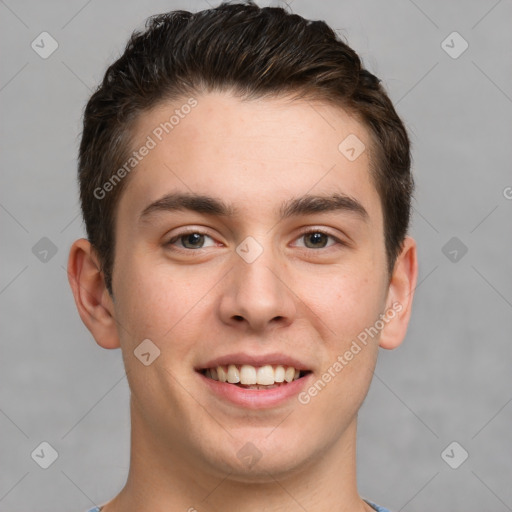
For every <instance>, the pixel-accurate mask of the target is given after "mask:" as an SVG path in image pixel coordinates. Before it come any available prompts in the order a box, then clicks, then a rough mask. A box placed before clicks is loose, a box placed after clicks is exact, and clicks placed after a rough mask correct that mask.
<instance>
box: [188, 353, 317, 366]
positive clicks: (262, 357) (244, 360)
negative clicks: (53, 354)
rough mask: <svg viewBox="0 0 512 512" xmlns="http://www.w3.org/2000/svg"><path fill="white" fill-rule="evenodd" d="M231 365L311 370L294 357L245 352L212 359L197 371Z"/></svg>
mask: <svg viewBox="0 0 512 512" xmlns="http://www.w3.org/2000/svg"><path fill="white" fill-rule="evenodd" d="M229 364H236V365H242V364H250V365H251V366H264V365H267V364H270V365H281V366H293V367H294V368H295V369H296V370H309V369H310V368H309V367H308V366H307V365H306V364H305V363H303V362H301V361H299V360H298V359H295V358H294V357H291V356H288V355H286V354H280V353H277V352H272V353H270V354H259V355H257V354H246V353H243V352H237V353H235V354H226V355H224V356H220V357H216V358H215V359H210V360H209V361H207V362H206V363H204V364H201V365H200V366H198V367H197V368H196V370H204V369H206V368H216V367H217V366H227V365H229Z"/></svg>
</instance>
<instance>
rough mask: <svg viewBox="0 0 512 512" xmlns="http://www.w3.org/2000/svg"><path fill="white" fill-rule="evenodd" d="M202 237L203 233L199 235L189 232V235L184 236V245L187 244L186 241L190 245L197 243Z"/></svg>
mask: <svg viewBox="0 0 512 512" xmlns="http://www.w3.org/2000/svg"><path fill="white" fill-rule="evenodd" d="M203 238H204V235H201V234H200V233H190V234H189V235H186V236H185V242H186V243H184V245H185V246H187V244H188V243H190V244H191V245H193V246H194V245H195V244H198V243H199V242H202V241H203Z"/></svg>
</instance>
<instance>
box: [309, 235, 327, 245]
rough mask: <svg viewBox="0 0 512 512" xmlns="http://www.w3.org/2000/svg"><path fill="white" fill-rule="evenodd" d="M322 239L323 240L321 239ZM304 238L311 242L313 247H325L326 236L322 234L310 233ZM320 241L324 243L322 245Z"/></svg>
mask: <svg viewBox="0 0 512 512" xmlns="http://www.w3.org/2000/svg"><path fill="white" fill-rule="evenodd" d="M322 237H324V238H323V239H322ZM306 238H307V239H309V240H311V241H312V242H313V244H314V245H313V246H314V247H325V244H326V243H327V240H326V236H325V235H324V233H311V234H310V235H308V236H307V237H306ZM322 241H323V242H324V243H322ZM319 242H320V243H319ZM306 245H307V244H306Z"/></svg>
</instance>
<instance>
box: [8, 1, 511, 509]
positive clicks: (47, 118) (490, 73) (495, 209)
mask: <svg viewBox="0 0 512 512" xmlns="http://www.w3.org/2000/svg"><path fill="white" fill-rule="evenodd" d="M218 3H219V2H213V1H212V2H211V5H212V6H214V5H217V4H218ZM259 4H260V5H262V6H263V5H268V2H263V1H261V2H259ZM276 4H277V2H273V4H272V5H276ZM207 7H208V3H207V2H206V1H202V0H201V1H199V0H198V1H191V2H185V1H181V2H177V1H156V0H154V1H150V2H136V1H134V0H132V1H129V2H121V1H120V0H115V1H114V0H112V1H108V2H100V1H99V0H92V1H89V2H87V1H84V0H74V1H69V2H64V1H60V2H56V1H45V2H36V1H35V0H32V1H23V0H20V1H16V2H15V1H14V0H6V1H0V16H1V18H0V41H1V43H0V44H1V46H2V48H3V52H2V66H1V70H2V71H1V77H0V104H1V112H2V117H1V120H2V122H1V134H0V147H1V155H2V158H1V166H2V174H1V188H0V223H1V229H2V265H1V267H0V308H1V309H0V310H1V312H2V323H1V327H2V331H1V333H2V334H1V336H2V338H1V339H2V357H1V358H0V375H1V378H2V385H1V386H0V432H1V435H0V464H1V475H0V511H9V512H16V511H24V512H26V511H39V512H50V511H51V512H64V511H66V512H71V511H77V512H80V511H81V510H85V509H86V508H88V507H92V506H93V505H94V504H99V503H102V502H104V501H106V500H107V499H110V498H112V497H113V496H114V495H115V494H116V493H117V492H118V491H119V490H120V489H121V487H122V486H123V484H124V482H125V479H126V476H127V470H128V463H129V409H128V405H129V402H128V384H127V381H126V378H125V375H124V370H123V364H122V359H121V353H120V351H119V350H113V351H107V350H103V349H101V348H99V347H98V346H97V345H96V343H95V342H94V340H93V338H92V337H91V336H90V334H89V332H88V331H87V330H86V328H85V327H84V326H83V324H82V323H81V320H80V318H79V316H78V313H77V311H76V309H75V305H74V302H73V299H72V294H71V291H70V289H69V286H68V282H67V276H66V272H65V267H66V263H67V256H68V251H69V247H70V245H71V243H72V242H73V240H75V239H76V238H79V237H81V236H83V235H84V231H83V226H82V224H81V219H80V216H79V206H78V193H77V185H76V154H77V147H78V142H79V134H80V129H81V128H80V122H81V112H82V109H83V107H84V105H85V103H86V100H87V98H88V96H89V95H90V93H91V89H92V88H93V87H94V86H95V85H96V84H97V83H98V82H99V80H100V79H101V78H102V76H103V73H104V71H105V69H106V66H107V64H108V63H110V62H112V61H113V60H114V59H115V58H116V57H117V56H118V55H119V53H120V52H121V51H122V49H123V47H124V44H125V42H126V40H127V38H128V36H129V35H130V33H131V31H132V30H133V29H135V28H142V25H143V21H144V20H145V18H146V17H148V16H149V15H151V14H156V13H160V12H164V11H167V10H170V9H176V8H185V9H189V10H193V11H195V10H202V9H204V8H207ZM290 8H291V10H293V11H294V12H296V13H298V14H301V15H303V16H305V17H307V18H311V19H323V20H326V21H327V22H328V23H329V24H330V25H331V26H332V27H333V28H335V29H338V30H339V32H340V34H342V35H343V36H344V37H346V38H347V40H348V42H349V44H350V45H351V46H352V47H353V48H354V49H355V50H356V51H357V52H359V54H360V55H361V57H362V58H363V60H364V63H365V65H366V66H367V67H368V68H369V69H370V70H371V71H372V72H374V73H375V74H377V76H379V77H380V78H382V79H383V81H384V84H385V85H386V87H387V89H388V91H389V93H390V96H391V98H392V99H393V100H394V102H395V104H396V106H397V110H398V111H399V113H400V115H401V116H402V117H403V119H404V121H405V122H406V124H407V126H408V128H409V130H410V133H411V137H412V141H413V145H414V147H413V151H414V174H415V179H416V182H417V191H416V198H415V202H414V217H413V222H412V228H411V234H412V235H413V236H414V237H415V238H416V239H417V241H418V244H419V266H420V276H419V285H418V288H417V290H416V298H415V305H414V312H413V315H412V319H411V324H410V328H409V331H408V334H407V338H406V340H405V342H404V344H403V345H402V346H401V347H400V348H399V349H397V350H395V351H391V352H387V351H383V352H382V353H381V355H380V360H379V363H378V366H377V370H376V376H375V379H374V381H373V384H372V387H371V390H370V393H369V395H368V398H367V400H366V402H365V404H364V405H363V408H362V410H361V413H360V427H359V447H358V464H359V466H358V477H359V485H360V491H361V493H362V495H363V496H366V497H368V498H371V499H373V500H374V501H376V502H377V503H380V504H382V505H385V506H387V507H389V508H390V509H392V510H394V511H402V510H403V511H410V512H413V511H424V510H430V509H432V510H442V511H462V510H464V511H468V512H477V511H478V512H481V511H482V510H485V511H491V510H492V511H496V512H500V511H506V510H512V486H511V485H510V484H511V482H512V428H511V424H512V403H511V401H512V372H511V369H510V368H511V361H512V357H511V356H512V344H511V343H510V342H511V328H512V315H511V313H512V282H511V276H512V268H511V267H512V258H511V254H512V229H511V222H510V219H511V214H512V200H511V199H510V197H512V189H511V188H507V187H512V173H511V168H510V162H511V160H512V123H511V120H512V85H511V84H512V81H511V78H512V66H511V59H510V56H511V51H510V50H511V48H512V30H511V20H512V3H511V2H510V0H501V1H497V0H481V1H476V0H474V1H451V2H443V1H441V0H436V1H431V2H427V1H426V0H415V1H414V2H413V1H412V0H389V1H388V0H386V1H381V0H368V1H359V2H357V1H337V2H336V1H334V0H331V1H322V2H312V1H301V0H295V1H293V2H292V3H290ZM42 31H47V32H49V33H50V34H51V35H52V37H53V38H55V39H56V40H57V42H58V44H59V47H58V49H57V50H56V51H55V53H53V54H52V55H51V56H50V57H49V58H47V59H42V58H41V57H40V56H39V55H38V54H37V53H36V52H35V51H34V50H33V49H32V48H31V42H32V41H33V40H34V39H35V38H36V37H37V36H38V35H39V34H40V33H41V32H42ZM453 31H457V32H459V33H460V34H461V36H462V37H463V38H464V39H465V40H466V41H467V43H468V44H469V47H468V49H467V50H466V51H465V52H464V53H462V55H460V56H459V57H458V58H452V57H451V56H450V55H449V54H448V53H447V52H446V51H445V49H443V46H442V42H443V41H444V40H445V39H446V38H447V36H448V35H449V34H451V33H452V32H453ZM452 39H453V37H452ZM452 39H450V38H449V39H448V40H447V42H446V43H445V44H444V48H446V45H449V46H452V47H453V48H451V49H449V48H446V49H448V50H449V51H451V52H452V54H453V53H454V52H457V51H459V50H460V49H461V48H462V46H461V44H462V41H461V40H460V39H453V42H452ZM507 196H508V198H507ZM43 237H47V238H48V239H49V240H51V242H52V243H53V244H54V245H55V249H56V251H57V252H56V254H55V255H53V256H52V253H51V252H49V253H48V255H46V256H43V255H44V253H41V252H40V251H41V247H43V248H44V244H48V242H47V241H43V242H40V243H41V244H43V246H37V247H36V249H37V250H34V251H33V247H34V246H35V245H36V244H37V243H38V242H39V241H40V239H41V238H43ZM452 237H457V240H455V242H452V243H454V244H455V245H454V246H453V247H451V246H448V249H445V250H444V252H443V247H444V246H445V244H446V243H447V242H448V241H449V240H450V239H451V238H452ZM462 244H464V246H466V247H467V248H468V252H467V253H466V254H465V255H463V256H462V257H461V255H462V252H461V248H462ZM454 248H455V250H456V251H458V252H457V257H456V260H455V261H452V260H453V259H454V257H455V253H453V252H452V254H450V253H449V251H452V250H453V249H454ZM38 251H39V252H38ZM34 253H35V254H34ZM445 253H446V255H445ZM45 258H46V260H47V261H44V259H45ZM41 259H43V261H41ZM42 441H47V442H49V443H50V444H51V445H52V446H53V447H54V448H55V449H56V450H57V452H58V454H59V457H58V459H57V460H56V461H55V463H54V464H53V465H51V466H50V467H49V468H48V469H46V470H45V469H42V468H40V467H39V466H38V465H37V464H36V462H35V461H34V460H33V459H32V458H31V453H32V452H33V450H34V449H35V448H36V447H37V446H38V445H39V444H40V443H41V442H42ZM452 441H457V442H458V443H459V444H460V446H462V447H463V449H465V450H466V451H467V452H468V453H469V458H468V459H467V460H466V461H465V462H464V463H463V464H462V465H460V467H458V469H452V468H451V467H449V466H448V464H447V463H446V462H445V461H444V460H443V458H442V457H441V453H442V452H443V450H444V449H445V448H446V447H447V446H448V445H449V444H450V443H451V442H452ZM448 453H449V455H451V457H450V458H449V459H450V461H451V462H452V464H454V463H456V462H458V461H459V462H460V457H461V454H462V453H463V452H462V449H461V448H459V447H456V448H455V450H454V451H453V452H451V451H448ZM310 512H317V511H310Z"/></svg>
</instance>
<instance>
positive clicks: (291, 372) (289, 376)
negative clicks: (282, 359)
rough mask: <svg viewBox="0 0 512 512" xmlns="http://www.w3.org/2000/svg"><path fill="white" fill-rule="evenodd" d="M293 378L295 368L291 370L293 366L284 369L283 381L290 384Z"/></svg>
mask: <svg viewBox="0 0 512 512" xmlns="http://www.w3.org/2000/svg"><path fill="white" fill-rule="evenodd" d="M294 377H295V368H293V366H288V368H286V372H284V380H285V381H286V382H291V381H292V380H293V378H294Z"/></svg>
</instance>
